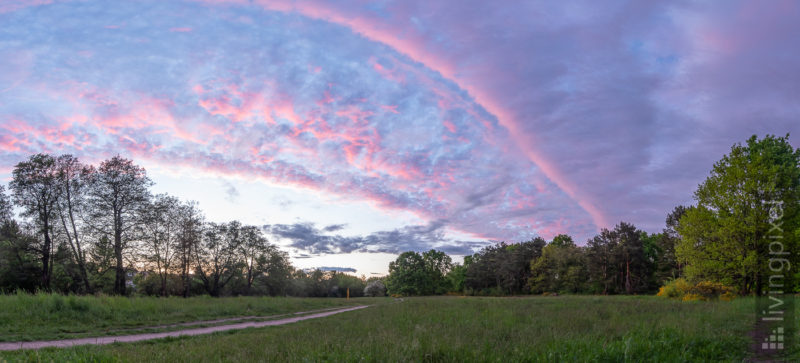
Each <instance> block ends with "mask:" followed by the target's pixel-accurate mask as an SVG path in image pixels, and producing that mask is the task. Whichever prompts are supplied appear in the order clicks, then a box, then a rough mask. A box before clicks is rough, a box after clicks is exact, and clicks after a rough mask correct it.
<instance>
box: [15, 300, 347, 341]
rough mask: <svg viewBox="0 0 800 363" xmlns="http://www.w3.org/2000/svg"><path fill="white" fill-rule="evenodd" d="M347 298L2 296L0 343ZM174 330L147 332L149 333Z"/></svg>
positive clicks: (265, 312)
mask: <svg viewBox="0 0 800 363" xmlns="http://www.w3.org/2000/svg"><path fill="white" fill-rule="evenodd" d="M355 304H356V303H355V302H354V300H350V301H347V300H345V299H300V298H270V297H231V298H218V299H214V298H210V297H192V298H188V299H183V298H178V297H171V298H153V297H133V298H125V297H111V296H103V297H95V296H61V295H50V294H37V295H28V294H16V295H0V307H2V309H0V341H4V342H9V341H30V340H49V339H69V338H79V337H85V336H96V335H119V334H131V333H135V332H140V331H141V329H142V328H144V327H151V326H157V325H167V324H175V323H184V322H192V321H197V320H211V319H220V318H229V317H241V316H271V315H279V314H286V313H290V312H297V311H307V310H315V309H324V308H331V307H337V306H349V305H355ZM164 330H174V328H167V327H165V328H159V329H147V331H148V332H153V331H164Z"/></svg>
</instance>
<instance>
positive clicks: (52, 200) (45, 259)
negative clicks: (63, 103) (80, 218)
mask: <svg viewBox="0 0 800 363" xmlns="http://www.w3.org/2000/svg"><path fill="white" fill-rule="evenodd" d="M58 179H59V178H58V170H57V167H56V159H55V158H54V157H52V156H50V155H47V154H36V155H33V156H31V157H30V158H29V159H28V161H23V162H20V163H19V164H17V165H16V166H15V167H14V171H13V179H12V181H11V191H12V192H13V195H14V202H15V203H16V204H17V205H18V206H19V207H21V208H22V215H23V216H25V217H29V218H31V219H32V220H33V222H34V224H35V225H36V228H37V229H38V232H37V233H38V234H39V235H40V236H41V237H42V244H41V248H39V249H38V250H39V255H40V257H41V264H42V270H41V286H42V287H43V288H44V289H49V288H50V276H51V274H52V272H53V271H52V256H51V255H52V253H53V237H52V236H53V228H54V227H55V221H56V218H57V217H56V209H57V203H58V200H59V195H60V192H61V189H60V188H59V187H58Z"/></svg>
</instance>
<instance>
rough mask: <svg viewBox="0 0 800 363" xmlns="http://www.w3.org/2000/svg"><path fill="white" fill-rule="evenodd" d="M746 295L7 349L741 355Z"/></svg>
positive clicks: (552, 301)
mask: <svg viewBox="0 0 800 363" xmlns="http://www.w3.org/2000/svg"><path fill="white" fill-rule="evenodd" d="M753 323H754V305H753V301H752V300H750V299H739V300H735V301H732V302H723V301H718V302H680V301H671V300H665V299H661V298H657V297H649V296H613V297H595V296H559V297H524V298H488V297H487V298H478V297H467V298H461V297H435V298H407V299H405V301H404V302H402V303H396V304H394V303H393V304H388V303H387V304H376V305H374V306H372V307H370V308H367V309H363V310H358V311H353V312H349V313H346V314H339V315H334V316H331V317H327V318H323V319H315V320H307V321H303V322H299V323H296V324H290V325H284V326H276V327H268V328H260V329H249V330H245V331H239V332H233V333H223V334H214V335H210V336H198V337H191V338H180V339H168V340H162V341H155V342H143V343H134V344H115V345H110V346H86V347H75V348H70V349H64V350H52V349H48V350H43V351H39V352H35V351H27V352H15V353H8V354H7V355H6V357H7V358H8V359H9V360H32V361H36V360H46V361H49V360H56V361H59V360H90V361H97V360H99V361H117V360H118V361H142V360H147V361H219V360H222V361H231V362H234V361H235V362H240V361H371V362H383V361H445V362H447V361H450V362H463V361H497V362H501V361H502V362H506V361H542V362H553V361H570V362H585V361H599V362H626V361H627V362H632V361H657V362H665V361H668V362H682V361H683V362H688V361H731V362H733V361H742V359H744V358H746V357H747V354H748V353H747V349H748V346H749V344H750V338H749V337H748V334H747V333H748V331H749V330H750V329H751V328H752V325H753Z"/></svg>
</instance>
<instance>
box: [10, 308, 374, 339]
mask: <svg viewBox="0 0 800 363" xmlns="http://www.w3.org/2000/svg"><path fill="white" fill-rule="evenodd" d="M366 307H367V305H360V306H354V307H349V308H344V309H338V310H332V311H326V312H321V313H316V314H310V315H303V316H296V317H291V318H285V319H278V320H268V321H260V322H245V323H238V324H229V325H219V326H212V327H207V328H196V329H184V330H176V331H169V332H163V333H147V334H133V335H119V336H106V337H94V338H78V339H66V340H48V341H34V342H10V343H0V350H19V349H40V348H48V347H57V348H66V347H72V346H76V345H87V344H97V345H100V344H111V343H115V342H120V343H130V342H138V341H142V340H151V339H161V338H167V337H179V336H191V335H202V334H211V333H216V332H220V331H227V330H238V329H246V328H260V327H265V326H273V325H284V324H291V323H295V322H298V321H302V320H308V319H316V318H322V317H326V316H330V315H334V314H339V313H343V312H346V311H353V310H358V309H363V308H366Z"/></svg>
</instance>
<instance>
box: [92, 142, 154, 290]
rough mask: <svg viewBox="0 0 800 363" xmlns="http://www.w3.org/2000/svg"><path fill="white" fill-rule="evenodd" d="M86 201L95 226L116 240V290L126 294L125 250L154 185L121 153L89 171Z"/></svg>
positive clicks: (144, 173)
mask: <svg viewBox="0 0 800 363" xmlns="http://www.w3.org/2000/svg"><path fill="white" fill-rule="evenodd" d="M88 180H89V183H88V192H87V204H88V205H89V206H90V207H91V208H92V209H91V219H92V228H93V229H94V230H96V231H99V232H100V233H101V234H104V235H107V236H110V239H111V240H112V242H113V243H114V258H115V262H116V266H115V280H114V293H116V294H119V295H125V294H126V287H127V286H126V284H125V273H126V271H125V260H124V253H125V250H126V249H127V247H128V242H129V241H131V240H132V239H133V236H132V235H131V232H132V229H133V228H134V227H135V226H136V225H137V222H138V221H139V219H140V216H141V212H142V210H143V207H144V206H145V205H146V204H147V201H148V200H149V196H150V192H149V190H148V188H149V187H150V186H151V185H152V184H153V183H152V182H151V181H150V179H149V178H148V177H147V173H146V172H145V170H144V168H142V167H140V166H138V165H136V164H134V163H133V161H131V160H128V159H125V158H123V157H121V156H119V155H117V156H114V157H112V158H111V159H108V160H105V161H103V162H102V163H100V167H98V168H97V170H92V171H91V172H90V173H89V178H88Z"/></svg>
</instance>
